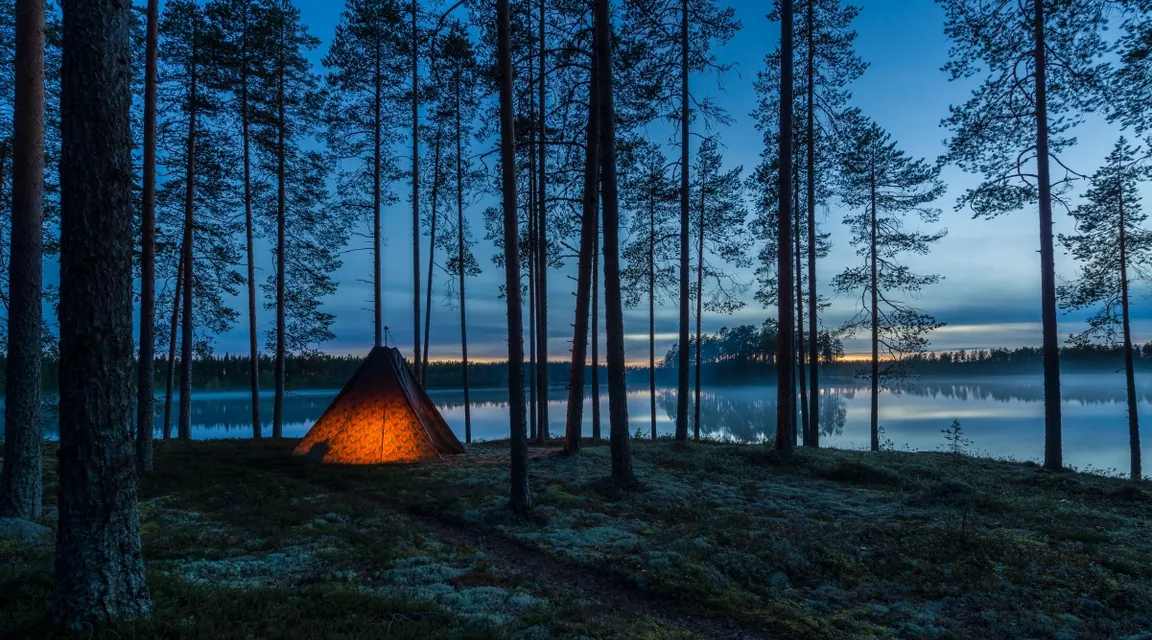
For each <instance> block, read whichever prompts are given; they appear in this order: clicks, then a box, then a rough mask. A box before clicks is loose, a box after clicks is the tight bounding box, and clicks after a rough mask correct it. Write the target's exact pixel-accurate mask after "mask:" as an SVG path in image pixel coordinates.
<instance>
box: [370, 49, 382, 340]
mask: <svg viewBox="0 0 1152 640" xmlns="http://www.w3.org/2000/svg"><path fill="white" fill-rule="evenodd" d="M382 46H383V44H382V43H381V42H377V43H376V50H375V58H374V70H375V74H374V76H375V77H374V78H373V80H374V81H375V93H374V94H373V96H372V97H373V100H372V102H373V109H374V112H375V117H374V118H373V121H372V300H373V307H374V310H375V314H374V316H373V317H374V318H375V324H376V327H375V333H376V336H375V340H376V342H375V343H374V344H375V346H377V347H379V346H381V345H383V344H384V302H383V299H382V297H381V292H380V288H381V286H383V285H382V282H383V273H384V272H383V271H382V269H381V254H380V251H381V246H380V243H381V238H383V236H384V231H383V229H382V228H381V226H380V209H381V206H382V200H383V195H382V193H381V188H382V187H381V174H382V165H383V164H384V149H383V147H382V141H381V140H380V137H381V130H382V129H383V128H384V113H383V108H384V87H383V72H382V71H381V58H382V57H383V53H382V52H381V51H380V48H381V47H382Z"/></svg>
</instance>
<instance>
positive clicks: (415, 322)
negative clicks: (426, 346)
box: [412, 0, 421, 367]
mask: <svg viewBox="0 0 1152 640" xmlns="http://www.w3.org/2000/svg"><path fill="white" fill-rule="evenodd" d="M419 11H420V5H419V4H418V3H417V1H416V0H412V345H413V346H412V364H413V365H414V366H417V367H418V366H419V364H420V362H421V359H420V47H419V44H420V42H419V38H420V32H419V29H418V27H417V19H416V18H417V15H418V14H419Z"/></svg>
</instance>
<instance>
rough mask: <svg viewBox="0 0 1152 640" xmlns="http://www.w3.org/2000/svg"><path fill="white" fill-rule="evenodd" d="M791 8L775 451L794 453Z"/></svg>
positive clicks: (786, 43) (784, 74)
mask: <svg viewBox="0 0 1152 640" xmlns="http://www.w3.org/2000/svg"><path fill="white" fill-rule="evenodd" d="M792 5H793V0H780V17H781V21H780V22H781V34H780V128H779V131H780V177H779V179H780V212H779V215H778V216H777V218H778V223H779V228H778V229H777V242H778V244H779V247H778V251H777V254H778V256H777V264H776V268H777V275H778V278H777V285H778V288H777V291H776V294H777V297H776V300H777V303H778V304H777V309H778V315H777V327H778V331H779V340H778V342H777V346H776V448H777V449H778V450H781V451H791V450H792V447H793V446H794V445H795V441H796V439H795V437H794V436H793V433H794V425H795V416H794V412H793V407H794V406H795V400H796V391H795V384H794V381H793V379H792V356H793V354H794V353H795V350H794V349H793V348H792V347H793V342H792V331H793V326H794V325H795V323H794V321H793V317H792V303H791V300H792V242H791V240H792V63H793V57H794V56H793V46H792V22H793V19H792V18H793V16H792Z"/></svg>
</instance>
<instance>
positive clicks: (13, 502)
mask: <svg viewBox="0 0 1152 640" xmlns="http://www.w3.org/2000/svg"><path fill="white" fill-rule="evenodd" d="M15 66H16V70H15V71H16V87H15V104H14V113H13V118H12V124H13V132H14V133H13V140H12V151H13V163H12V219H11V222H12V227H11V234H12V236H11V242H12V245H11V248H10V251H9V260H10V261H9V263H8V294H9V298H8V362H7V373H6V375H5V385H4V386H5V394H6V395H5V402H4V424H5V425H6V428H5V434H4V435H5V443H4V471H3V475H2V476H0V515H3V516H10V517H17V518H37V517H39V516H40V509H41V501H42V498H41V493H42V485H43V480H42V475H43V471H42V470H43V466H44V450H43V442H44V434H43V427H41V426H40V359H41V346H40V340H41V336H40V326H41V305H42V300H43V285H42V282H41V279H42V275H43V274H42V269H43V243H44V227H43V223H42V222H41V220H42V218H43V205H44V1H43V0H17V2H16V60H15ZM129 318H131V310H129ZM131 332H132V321H131V319H129V321H128V333H129V337H128V345H129V347H131V345H132V337H131ZM129 357H131V356H129ZM151 435H152V431H151V429H149V431H148V436H149V437H151ZM148 444H149V448H150V447H151V444H152V443H151V440H149V441H148Z"/></svg>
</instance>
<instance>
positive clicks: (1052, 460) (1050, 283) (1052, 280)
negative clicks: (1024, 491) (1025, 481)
mask: <svg viewBox="0 0 1152 640" xmlns="http://www.w3.org/2000/svg"><path fill="white" fill-rule="evenodd" d="M1032 7H1033V13H1034V18H1033V19H1034V21H1035V22H1034V24H1033V36H1034V37H1035V46H1034V48H1033V52H1034V57H1035V66H1036V92H1035V93H1036V176H1037V179H1036V182H1037V184H1038V186H1039V190H1040V193H1039V195H1040V310H1041V324H1042V325H1043V334H1044V467H1045V468H1048V469H1062V468H1063V467H1064V453H1063V444H1062V442H1061V438H1062V436H1061V428H1060V343H1059V338H1058V336H1057V327H1056V256H1055V250H1054V248H1053V246H1052V179H1051V173H1050V170H1049V154H1048V71H1047V55H1046V54H1045V46H1046V43H1045V39H1044V0H1033V2H1032Z"/></svg>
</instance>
